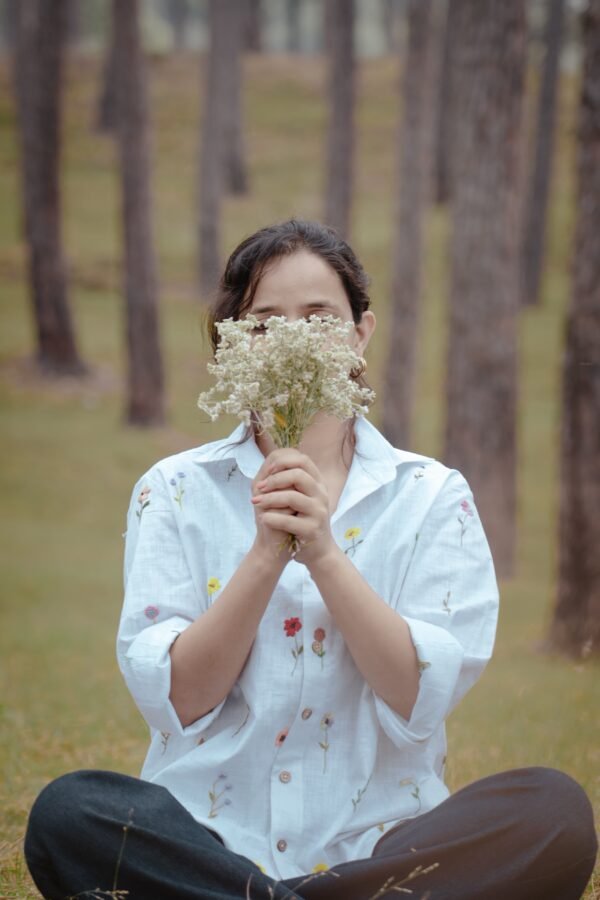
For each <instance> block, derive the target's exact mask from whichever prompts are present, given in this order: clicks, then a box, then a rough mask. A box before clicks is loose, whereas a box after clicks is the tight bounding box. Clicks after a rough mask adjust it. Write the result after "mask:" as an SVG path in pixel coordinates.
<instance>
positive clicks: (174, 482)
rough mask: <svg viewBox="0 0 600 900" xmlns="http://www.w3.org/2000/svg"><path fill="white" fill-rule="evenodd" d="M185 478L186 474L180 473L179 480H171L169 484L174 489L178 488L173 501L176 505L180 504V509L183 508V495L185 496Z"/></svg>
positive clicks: (178, 474)
mask: <svg viewBox="0 0 600 900" xmlns="http://www.w3.org/2000/svg"><path fill="white" fill-rule="evenodd" d="M184 478H185V472H178V473H177V478H171V479H170V481H169V484H170V485H172V487H174V488H177V490H176V491H175V494H174V497H173V499H174V500H175V502H176V503H178V504H179V509H181V508H182V506H183V495H184V494H185V488H184V486H183V479H184Z"/></svg>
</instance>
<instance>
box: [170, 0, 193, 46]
mask: <svg viewBox="0 0 600 900" xmlns="http://www.w3.org/2000/svg"><path fill="white" fill-rule="evenodd" d="M165 12H166V15H167V20H168V22H169V25H170V26H171V30H172V32H173V45H174V47H175V51H176V52H177V53H181V52H182V51H183V50H185V48H186V44H187V41H186V34H185V32H186V27H187V24H188V19H189V14H190V7H189V0H165Z"/></svg>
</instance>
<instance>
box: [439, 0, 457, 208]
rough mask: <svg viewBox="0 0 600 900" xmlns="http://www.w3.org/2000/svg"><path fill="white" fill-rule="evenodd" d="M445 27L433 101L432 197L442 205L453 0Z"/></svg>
mask: <svg viewBox="0 0 600 900" xmlns="http://www.w3.org/2000/svg"><path fill="white" fill-rule="evenodd" d="M445 12H446V16H445V19H446V21H445V26H444V27H443V29H442V32H441V44H442V47H441V53H440V57H441V64H440V67H439V75H438V95H437V102H436V129H435V154H434V160H433V162H434V170H433V180H434V184H433V194H434V198H435V202H436V203H438V204H440V205H441V204H445V203H447V202H448V200H449V199H450V160H451V157H452V149H451V148H452V126H453V123H454V119H455V117H454V115H453V112H452V51H453V48H454V44H455V40H456V34H455V31H456V28H455V26H456V16H455V14H454V13H455V9H454V2H453V0H446V10H445Z"/></svg>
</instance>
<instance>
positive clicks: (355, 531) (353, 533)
mask: <svg viewBox="0 0 600 900" xmlns="http://www.w3.org/2000/svg"><path fill="white" fill-rule="evenodd" d="M359 535H360V528H356V527H354V528H347V529H346V531H345V532H344V539H345V540H346V541H351V542H352V543H351V544H350V546H349V547H346V549H345V550H344V553H346V554H347V555H348V556H354V554H355V553H356V548H357V547H358V546H359V544H362V543H363V542H362V540H361V541H357V540H356V538H357V537H358V536H359Z"/></svg>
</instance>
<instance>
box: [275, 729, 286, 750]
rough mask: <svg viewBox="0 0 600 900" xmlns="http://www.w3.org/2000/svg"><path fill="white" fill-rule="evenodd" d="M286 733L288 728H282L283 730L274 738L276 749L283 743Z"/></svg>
mask: <svg viewBox="0 0 600 900" xmlns="http://www.w3.org/2000/svg"><path fill="white" fill-rule="evenodd" d="M288 731H289V728H283V729H282V730H281V731H280V732H279V734H278V735H277V737H276V738H275V746H276V747H281V745H282V744H283V742H284V741H285V739H286V737H287V736H288Z"/></svg>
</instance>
